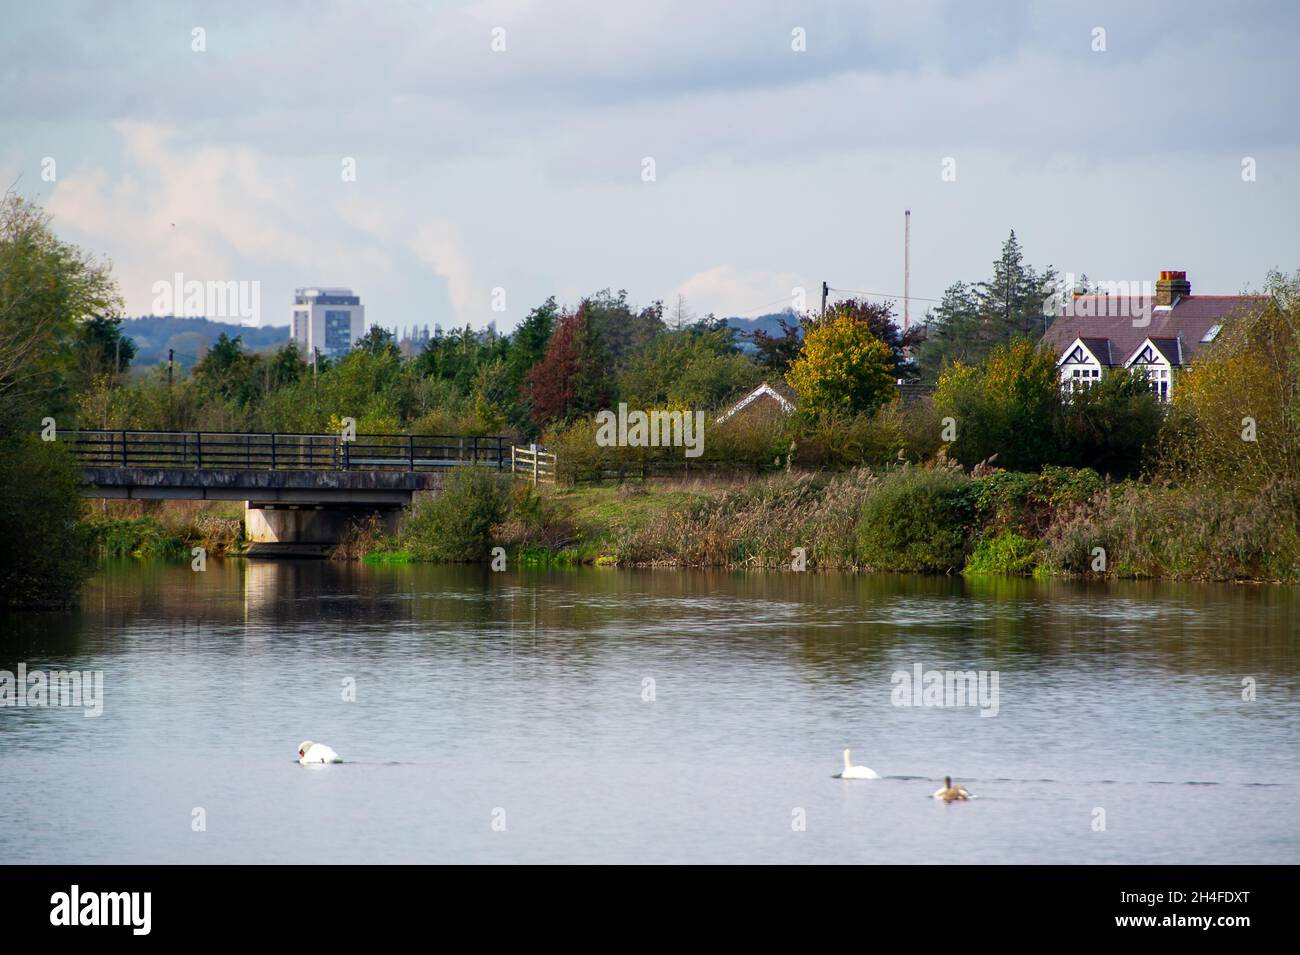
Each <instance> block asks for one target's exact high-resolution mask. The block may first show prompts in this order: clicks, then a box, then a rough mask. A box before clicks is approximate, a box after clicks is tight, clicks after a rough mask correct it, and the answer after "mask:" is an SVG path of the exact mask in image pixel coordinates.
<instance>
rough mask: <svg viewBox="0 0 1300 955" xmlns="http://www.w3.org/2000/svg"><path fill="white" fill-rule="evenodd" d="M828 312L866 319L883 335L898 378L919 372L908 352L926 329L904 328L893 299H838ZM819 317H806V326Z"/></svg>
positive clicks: (863, 321) (921, 337)
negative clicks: (895, 311)
mask: <svg viewBox="0 0 1300 955" xmlns="http://www.w3.org/2000/svg"><path fill="white" fill-rule="evenodd" d="M827 315H844V316H847V317H849V318H851V319H853V321H855V322H862V323H863V324H865V325H866V326H867V329H868V330H869V331H870V332H871V334H872V335H875V336H876V338H878V339H880V340H881V341H882V342H884V343H885V344H886V345H887V346H889V352H890V355H891V356H892V362H893V367H894V377H895V378H912V377H915V374H916V366H915V364H914V363H913V362H912V360H911V358H910V357H909V356H908V349H910V348H911V347H912V346H913V345H915V344H916V343H917V342H919V341H921V340H922V339H923V338H924V333H923V332H922V330H921V329H920V327H919V326H918V327H913V328H909V329H908V330H907V331H906V332H904V331H903V330H902V329H901V328H899V327H898V324H897V323H896V322H895V321H894V306H893V304H892V303H890V302H870V301H867V300H866V299H860V298H849V299H843V300H842V301H839V302H836V303H835V304H834V306H832V307H831V308H830V309H829V310H828V311H827ZM822 320H824V319H818V318H816V317H811V316H810V317H808V318H806V319H805V322H806V326H811V325H813V324H816V322H817V321H822Z"/></svg>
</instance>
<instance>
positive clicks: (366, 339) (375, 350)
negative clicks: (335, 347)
mask: <svg viewBox="0 0 1300 955" xmlns="http://www.w3.org/2000/svg"><path fill="white" fill-rule="evenodd" d="M352 347H353V349H360V350H361V351H363V352H367V353H368V354H371V355H384V354H389V355H396V356H397V357H399V358H400V357H401V354H402V352H401V350H400V349H399V348H398V347H397V336H396V335H395V334H394V333H393V332H390V331H389V330H388V329H386V328H382V327H380V326H379V325H371V326H370V328H369V329H367V330H366V333H365V334H364V335H362V336H361V337H360V338H358V339H357V341H356V343H355V344H354V345H353V346H352Z"/></svg>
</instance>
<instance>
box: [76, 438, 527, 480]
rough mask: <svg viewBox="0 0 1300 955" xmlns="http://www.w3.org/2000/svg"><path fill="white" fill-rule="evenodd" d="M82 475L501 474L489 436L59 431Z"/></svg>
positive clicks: (501, 452) (498, 444)
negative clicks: (470, 469)
mask: <svg viewBox="0 0 1300 955" xmlns="http://www.w3.org/2000/svg"><path fill="white" fill-rule="evenodd" d="M58 439H59V440H60V441H61V442H63V443H64V444H67V445H68V446H69V447H70V448H71V449H72V452H73V453H74V454H75V455H76V456H77V458H78V459H79V460H80V461H81V463H82V464H83V465H85V466H86V467H118V468H121V467H130V468H181V469H190V470H205V469H208V470H246V471H247V470H270V471H374V470H381V471H383V470H398V471H421V470H432V469H435V468H445V467H453V466H456V465H462V464H478V465H482V466H484V467H489V468H495V469H496V470H498V471H501V470H504V469H505V465H506V462H507V461H508V460H509V447H510V446H509V444H508V443H507V439H506V438H504V437H499V436H496V435H491V436H475V435H437V434H416V435H411V434H358V435H357V436H356V440H355V441H345V440H343V438H342V437H341V436H340V435H338V434H281V433H278V432H277V433H274V434H271V433H258V434H251V433H249V434H246V433H242V432H224V431H61V432H59V433H58Z"/></svg>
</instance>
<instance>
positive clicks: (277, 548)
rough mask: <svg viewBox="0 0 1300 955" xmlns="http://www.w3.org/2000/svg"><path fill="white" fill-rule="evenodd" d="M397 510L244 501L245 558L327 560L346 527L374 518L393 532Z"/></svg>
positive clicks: (399, 510) (398, 516)
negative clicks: (313, 558)
mask: <svg viewBox="0 0 1300 955" xmlns="http://www.w3.org/2000/svg"><path fill="white" fill-rule="evenodd" d="M401 514H402V511H401V508H400V507H392V506H390V507H375V506H374V505H371V506H359V507H358V506H337V505H334V506H331V505H327V504H316V505H310V504H308V505H298V504H262V503H257V502H254V501H245V502H244V537H245V539H246V540H247V541H248V556H249V557H328V556H329V554H330V551H331V550H333V549H334V546H335V545H336V544H338V542H339V541H340V540H342V538H343V535H344V534H345V533H346V532H347V530H348V527H349V526H351V525H352V524H354V523H356V522H359V521H364V520H367V519H369V518H370V516H371V515H378V517H379V520H380V524H381V526H382V528H383V531H384V533H386V534H394V533H396V532H397V527H398V521H399V519H400V518H401Z"/></svg>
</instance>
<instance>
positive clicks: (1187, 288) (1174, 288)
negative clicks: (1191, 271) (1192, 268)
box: [1156, 269, 1192, 305]
mask: <svg viewBox="0 0 1300 955" xmlns="http://www.w3.org/2000/svg"><path fill="white" fill-rule="evenodd" d="M1191 294H1192V283H1191V282H1189V281H1187V273H1186V272H1185V271H1182V270H1175V269H1162V270H1161V272H1160V278H1159V279H1158V280H1157V281H1156V304H1157V305H1173V304H1174V303H1175V302H1177V301H1178V300H1179V299H1180V298H1186V297H1187V296H1189V295H1191Z"/></svg>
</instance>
